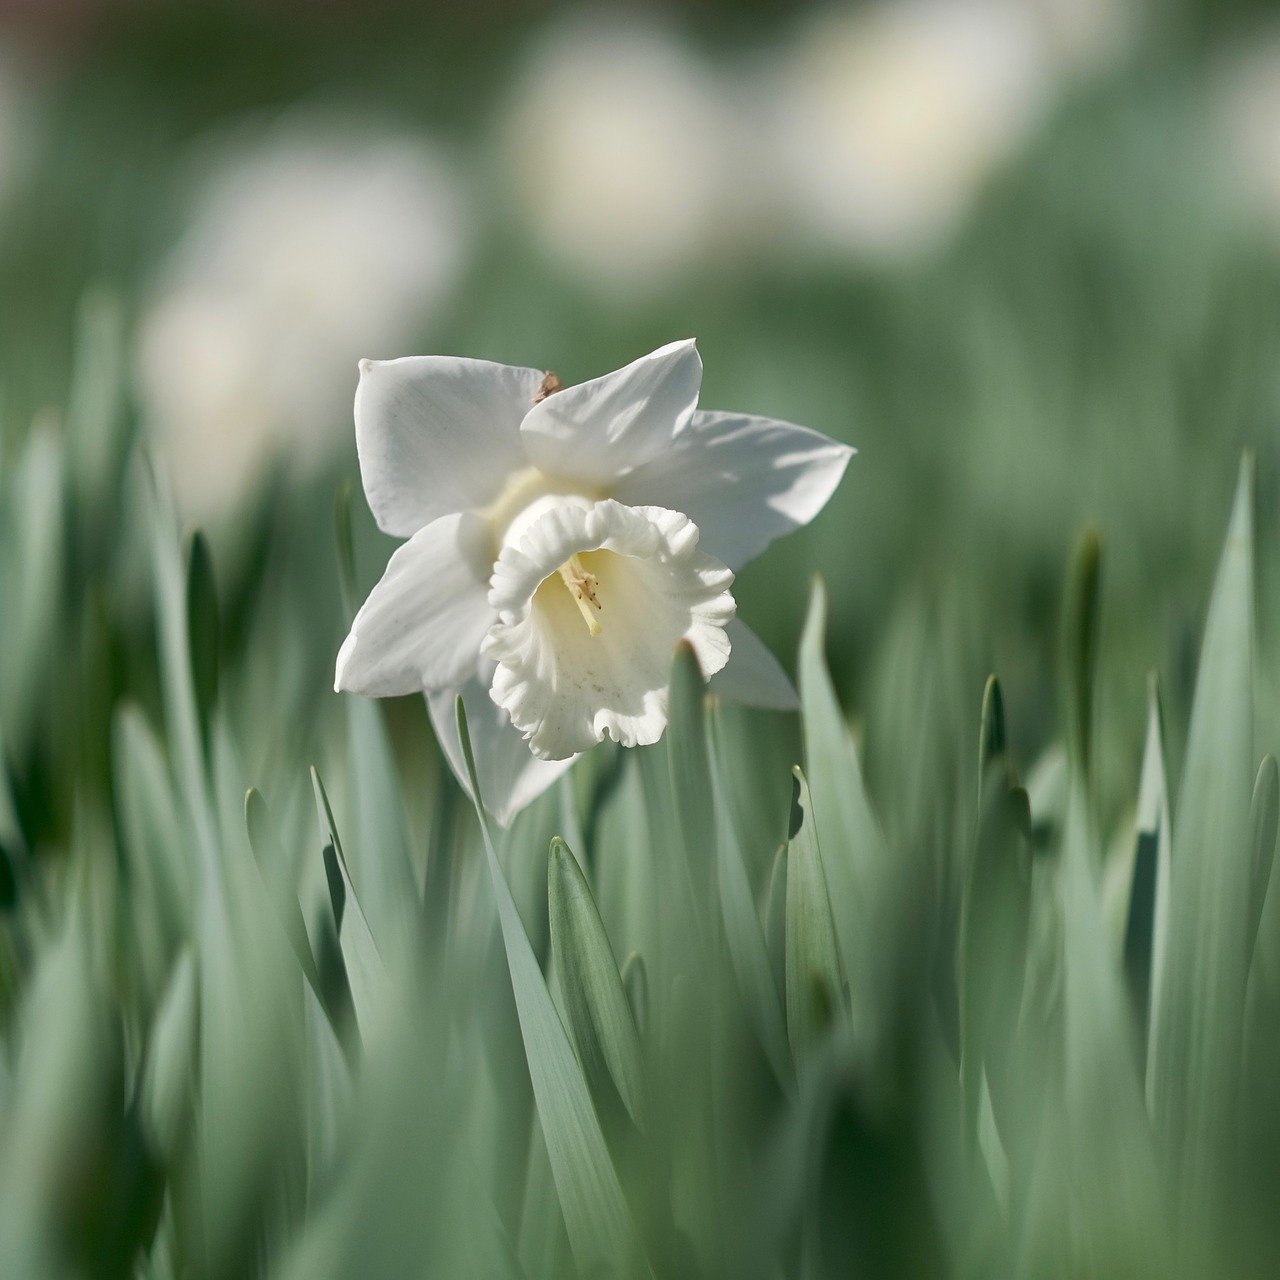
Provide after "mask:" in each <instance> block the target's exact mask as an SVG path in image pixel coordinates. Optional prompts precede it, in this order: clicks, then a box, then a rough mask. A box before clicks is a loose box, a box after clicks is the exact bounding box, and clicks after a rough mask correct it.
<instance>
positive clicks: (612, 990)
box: [0, 304, 1280, 1280]
mask: <svg viewBox="0 0 1280 1280" xmlns="http://www.w3.org/2000/svg"><path fill="white" fill-rule="evenodd" d="M112 315H113V313H112V312H111V310H110V308H109V307H107V306H106V304H94V305H93V306H92V307H91V308H90V309H89V310H88V311H87V312H86V322H85V326H86V327H85V334H86V338H85V344H86V353H87V354H86V356H85V360H84V364H85V368H86V370H87V372H85V373H84V374H83V377H84V378H85V379H86V380H87V381H86V382H85V384H84V387H83V389H82V392H78V394H77V396H76V397H75V398H74V403H75V404H76V405H79V406H80V407H79V408H78V409H76V410H75V411H74V412H73V413H72V414H71V415H70V416H69V421H68V424H67V427H66V428H65V430H62V431H61V432H59V431H58V430H57V429H56V428H55V427H54V426H52V425H50V426H48V427H46V428H44V429H41V430H37V431H35V432H33V433H32V434H31V435H30V436H29V437H28V438H27V441H26V444H25V445H24V446H23V448H22V451H21V453H20V455H19V456H17V457H16V458H14V459H8V458H6V459H5V463H6V465H5V466H4V468H3V470H0V520H2V521H3V528H4V535H3V538H2V539H0V617H2V618H3V630H4V637H5V638H4V645H3V648H2V649H0V747H2V749H3V765H4V768H3V773H2V774H0V995H2V1002H0V1134H2V1135H3V1138H2V1140H0V1274H4V1275H6V1276H27V1275H31V1276H37V1275H40V1276H44V1275H68V1276H70V1275H102V1276H108V1275H136V1276H147V1277H166V1276H179V1275H181V1276H201V1277H205V1276H207V1277H240V1276H249V1275H263V1276H272V1277H303V1276H306V1277H314V1276H326V1275H328V1276H334V1277H339V1276H351V1275H369V1276H399V1275H404V1276H437V1275H448V1276H452V1275H474V1276H476V1277H494V1276H510V1277H528V1278H529V1280H534V1278H535V1277H543V1276H545V1277H562V1276H566V1275H574V1274H578V1275H582V1276H584V1277H585V1276H596V1275H637V1276H642V1275H653V1276H657V1277H667V1276H682V1277H683V1276H699V1275H701V1276H721V1275H725V1276H735V1277H752V1276H760V1277H762V1278H765V1277H767V1278H769V1280H772V1278H774V1277H779V1276H795V1277H806V1278H807V1277H814V1276H845V1275H870V1276H877V1277H880V1276H897V1275H902V1276H930V1277H933V1276H943V1275H954V1276H1000V1275H1010V1276H1024V1275H1025V1276H1033V1275H1034V1276H1040V1275H1062V1276H1077V1275H1091V1276H1092V1275H1116V1276H1144V1275H1150V1276H1153V1277H1155V1276H1160V1277H1165V1276H1169V1275H1178V1274H1186V1275H1205V1274H1213V1275H1244V1276H1248V1275H1254V1274H1257V1275H1265V1274H1268V1261H1267V1260H1268V1259H1269V1258H1271V1257H1273V1256H1274V1253H1275V1250H1276V1247H1277V1244H1280V1241H1278V1240H1277V1237H1276V1227H1275V1225H1274V1219H1273V1217H1272V1215H1271V1214H1270V1203H1271V1200H1272V1199H1273V1197H1274V1194H1275V1192H1276V1190H1277V1188H1280V1105H1277V1101H1276V1099H1277V1096H1278V1095H1277V1092H1276V1088H1275V1083H1274V1082H1275V1080H1276V1079H1277V1078H1278V1077H1277V1068H1278V1067H1280V886H1276V885H1272V884H1271V869H1272V863H1273V861H1274V855H1275V845H1276V832H1277V825H1278V822H1280V770H1278V769H1277V766H1276V763H1275V760H1274V759H1273V758H1272V757H1271V756H1261V755H1260V753H1259V749H1258V740H1259V739H1260V738H1261V737H1263V736H1264V735H1265V726H1266V725H1267V724H1268V723H1269V721H1268V718H1267V715H1266V709H1267V702H1266V698H1265V697H1264V696H1260V694H1259V689H1260V688H1261V689H1263V690H1264V692H1265V687H1266V679H1265V677H1266V673H1267V671H1268V670H1269V664H1268V662H1267V660H1266V659H1267V652H1268V650H1267V646H1266V645H1263V646H1261V647H1260V648H1259V647H1258V646H1257V642H1256V639H1255V634H1254V632H1255V623H1254V603H1253V596H1254V531H1253V475H1252V463H1251V461H1250V460H1249V459H1246V462H1245V464H1244V465H1243V467H1242V469H1241V477H1240V483H1239V489H1238V492H1237V495H1236V499H1235V506H1234V511H1233V513H1232V516H1231V519H1230V523H1229V528H1228V533H1227V539H1226V545H1225V548H1224V550H1223V552H1222V558H1221V562H1220V566H1219V569H1218V574H1217V580H1216V584H1215V586H1214V589H1213V595H1212V599H1211V602H1210V606H1209V611H1208V615H1207V621H1206V624H1205V629H1204V639H1203V644H1202V647H1201V651H1200V658H1199V671H1198V676H1197V678H1196V680H1195V695H1194V702H1193V706H1192V710H1191V714H1190V720H1189V725H1188V726H1187V727H1186V731H1185V738H1186V748H1185V752H1184V759H1183V764H1182V768H1181V775H1182V777H1181V783H1180V785H1179V786H1177V787H1176V788H1174V787H1173V786H1172V785H1171V781H1170V779H1171V773H1170V769H1169V762H1168V760H1167V758H1166V746H1165V732H1164V726H1163V722H1162V713H1161V708H1160V699H1159V696H1158V693H1157V690H1156V687H1155V683H1154V681H1153V683H1152V687H1151V693H1150V699H1149V715H1148V724H1147V736H1146V746H1145V752H1144V756H1143V759H1142V762H1141V769H1140V771H1139V770H1138V769H1137V768H1135V767H1130V766H1132V765H1136V763H1137V762H1136V761H1135V762H1129V763H1128V764H1126V765H1124V767H1123V768H1117V767H1116V765H1115V762H1114V761H1107V760H1104V759H1102V758H1100V757H1099V755H1098V753H1097V751H1096V748H1095V742H1096V738H1097V730H1096V727H1095V722H1096V721H1097V719H1098V714H1097V713H1098V709H1099V708H1098V698H1099V693H1098V690H1099V688H1100V687H1101V685H1100V681H1099V677H1098V672H1099V669H1100V667H1101V666H1103V665H1105V663H1106V661H1107V655H1108V650H1107V644H1106V630H1105V627H1104V626H1103V625H1102V620H1101V617H1100V614H1101V594H1100V581H1101V576H1100V575H1101V568H1102V562H1103V555H1102V549H1101V546H1100V543H1099V541H1098V539H1097V537H1096V536H1095V535H1092V534H1090V535H1088V536H1086V538H1085V539H1084V540H1083V542H1082V544H1081V549H1080V552H1079V554H1078V556H1077V558H1076V560H1075V562H1074V565H1073V569H1072V573H1071V579H1070V589H1069V591H1068V593H1067V603H1066V607H1065V610H1064V617H1063V627H1062V632H1061V643H1060V645H1059V652H1060V665H1061V675H1062V681H1061V683H1062V703H1063V707H1064V714H1063V716H1062V724H1063V726H1064V728H1063V730H1062V732H1061V733H1060V734H1058V735H1056V737H1055V740H1054V741H1053V742H1052V743H1051V745H1050V747H1049V748H1048V750H1047V751H1046V752H1045V753H1044V754H1043V755H1042V756H1041V757H1040V758H1039V759H1038V760H1037V761H1036V762H1035V763H1034V764H1033V766H1032V767H1031V768H1030V769H1029V770H1028V771H1026V772H1025V774H1024V772H1023V771H1022V770H1021V769H1020V768H1019V764H1018V759H1017V751H1016V749H1015V745H1014V743H1013V742H1012V741H1011V733H1010V728H1009V724H1010V723H1011V722H1010V721H1009V720H1008V719H1007V718H1006V708H1005V705H1004V697H1003V693H1002V690H1001V686H1000V684H999V682H998V680H997V679H996V678H995V677H992V678H991V679H990V680H989V681H988V683H987V686H986V689H985V692H983V691H982V690H980V689H972V690H963V691H962V693H961V698H962V699H963V698H964V697H968V696H971V697H972V716H971V719H970V721H969V723H968V724H967V726H966V729H965V732H964V735H963V740H958V741H953V740H952V738H951V737H950V736H949V731H948V727H947V726H948V724H949V721H948V720H947V719H946V717H945V716H943V715H940V714H939V713H938V711H937V708H938V707H940V706H946V705H947V703H948V698H949V697H950V694H949V693H947V694H946V696H943V697H938V696H936V689H935V690H934V691H933V692H930V690H929V689H927V688H924V687H921V686H920V685H919V684H918V683H917V684H913V683H912V682H911V681H909V680H902V681H900V682H899V684H898V685H897V686H895V688H896V689H897V691H896V692H895V693H893V694H892V695H888V694H886V695H885V699H886V703H887V704H888V705H890V706H891V707H893V708H896V713H897V716H896V719H895V720H894V721H893V724H892V730H891V733H892V736H893V737H894V738H895V739H896V740H897V741H898V742H899V743H904V744H906V751H908V752H910V751H914V753H915V756H916V760H915V764H914V766H913V767H912V768H902V769H901V770H899V771H897V772H895V771H893V770H889V769H886V768H885V766H884V765H883V764H882V766H881V769H882V772H883V773H884V779H883V793H881V792H879V791H877V793H876V794H875V795H874V796H873V794H872V793H871V789H870V788H869V787H868V785H867V784H866V783H865V782H864V776H863V770H862V764H861V750H860V747H859V745H858V735H857V734H856V733H855V732H854V731H853V730H852V729H851V726H850V724H849V722H848V720H847V719H846V716H845V713H844V711H843V709H842V708H841V706H840V704H839V702H838V700H837V696H836V692H835V688H834V686H833V683H832V681H831V678H830V675H829V673H828V670H827V665H826V660H825V656H824V644H825V629H826V616H825V615H826V597H825V591H824V589H823V588H822V587H821V585H818V586H816V587H815V588H814V590H813V594H812V599H811V603H810V608H809V614H808V620H807V623H806V625H805V629H804V634H803V639H802V642H801V646H800V654H799V665H798V671H799V686H800V692H801V697H802V703H803V710H802V714H801V715H800V716H799V717H798V718H797V717H794V716H783V715H777V714H764V713H752V712H746V711H743V710H741V709H735V708H732V707H728V706H719V705H717V704H716V703H714V701H709V700H708V698H707V696H706V694H705V690H704V686H703V683H702V680H701V676H700V673H699V672H698V670H697V666H696V660H695V659H694V657H693V655H692V653H690V652H687V651H684V652H680V653H677V655H676V656H675V665H674V669H673V680H672V696H671V719H670V727H669V730H668V733H667V736H666V739H665V741H664V742H663V743H661V744H659V745H658V746H656V747H652V748H644V749H639V750H636V751H633V752H623V751H620V750H612V751H611V750H606V749H601V750H598V751H596V752H594V753H592V755H591V756H589V757H588V758H586V759H584V760H583V761H582V762H581V763H580V765H579V766H577V768H576V769H575V770H574V772H573V774H571V775H570V776H569V778H568V779H567V780H566V781H565V782H564V783H563V784H562V785H561V786H560V787H559V788H558V789H557V790H555V791H553V792H551V793H548V794H547V795H546V796H544V797H542V798H541V799H540V800H539V801H538V802H536V803H535V804H534V805H533V806H531V807H530V808H529V809H528V810H527V811H526V812H524V813H523V814H521V815H520V816H519V818H518V819H517V820H516V821H515V822H514V823H513V824H512V826H511V828H510V829H509V830H505V831H504V830H499V829H496V828H495V827H494V826H493V824H492V823H491V822H490V821H489V820H488V819H487V818H486V817H485V814H484V810H483V808H482V806H481V805H479V804H477V805H475V806H474V807H473V806H471V804H470V803H469V802H468V801H467V800H466V798H465V797H464V795H463V794H462V793H461V792H460V791H459V790H458V788H457V787H456V784H455V783H454V782H453V780H452V778H451V776H450V775H449V774H448V773H447V770H446V769H445V768H444V766H443V765H442V763H441V762H440V760H439V758H438V756H437V755H433V754H432V753H431V751H430V749H429V748H425V749H424V748H423V739H422V728H421V721H422V715H421V711H420V709H419V710H418V713H417V716H416V719H413V720H411V721H410V720H409V718H408V717H407V716H406V713H405V708H404V707H399V708H397V709H396V710H395V712H394V714H393V715H391V716H388V715H386V714H384V711H383V709H382V708H381V707H379V706H377V705H375V704H372V703H367V702H363V701H360V700H358V699H353V698H346V697H344V698H342V699H338V698H337V697H336V696H331V697H330V699H329V702H330V704H331V706H332V707H333V708H335V709H338V710H339V711H340V712H341V718H340V719H337V720H333V721H332V722H329V721H326V720H324V718H323V717H322V716H321V717H319V718H318V721H319V723H320V728H319V729H316V730H315V731H314V732H313V731H311V730H310V729H307V728H305V727H304V725H303V722H302V721H294V720H291V719H290V718H289V715H288V710H287V709H288V708H289V707H290V706H292V705H293V703H292V702H291V701H290V699H291V698H293V697H295V696H296V692H289V691H288V690H287V689H285V690H283V691H277V694H278V696H277V697H276V700H275V701H274V703H273V702H272V701H271V700H270V699H269V698H267V697H264V696H263V693H262V690H263V689H264V688H266V687H269V686H270V684H271V681H270V679H268V678H267V677H266V676H264V675H263V672H262V670H252V671H250V670H247V668H249V667H251V666H253V659H252V656H251V653H250V650H249V648H248V646H247V645H246V646H244V647H243V649H242V650H241V651H237V649H236V648H235V647H233V646H230V645H229V643H228V641H227V637H226V634H225V632H226V629H227V616H225V615H224V611H223V609H222V608H221V602H220V600H219V596H218V591H217V588H216V585H215V581H214V573H213V561H212V557H211V552H210V548H209V545H208V544H207V543H206V542H205V541H204V540H203V538H201V537H200V536H199V535H196V536H195V537H194V538H192V539H191V540H190V541H189V545H188V550H187V552H186V554H185V555H184V554H183V550H182V546H183V543H182V539H181V538H180V536H179V533H178V530H177V527H176V524H175V521H174V517H173V514H172V512H171V511H170V509H169V507H168V504H167V500H166V498H165V495H164V492H163V488H162V486H160V485H159V484H157V483H156V482H155V480H154V479H153V478H152V476H151V475H150V473H149V470H148V468H147V467H146V465H145V463H144V461H143V460H142V459H141V457H140V456H138V455H136V454H135V453H134V452H132V451H131V449H130V448H129V446H128V444H127V441H126V439H125V438H124V435H123V434H122V433H121V432H120V431H119V430H118V429H117V428H116V427H115V426H114V425H113V424H115V423H116V421H117V418H116V414H117V413H118V407H117V408H112V407H111V406H113V405H114V404H115V403H116V402H115V401H114V400H112V398H111V396H110V394H109V391H110V387H111V386H113V385H114V379H115V373H114V371H113V369H112V366H111V353H112V352H113V351H117V350H118V345H117V337H118V334H116V331H115V330H114V329H113V327H112V326H113V324H114V321H113V320H112ZM113 335H114V336H113ZM90 384H92V385H90ZM104 389H105V390H104ZM104 405H105V406H107V407H106V408H103V407H102V406H104ZM87 406H97V407H96V408H95V409H94V410H93V412H97V413H99V414H101V415H104V416H103V418H102V420H101V421H99V422H96V423H95V425H94V429H93V430H92V431H89V430H83V431H82V428H81V427H80V426H79V425H78V423H79V422H80V421H81V417H82V416H83V415H85V414H88V413H90V412H91V410H90V409H89V408H88V407H87ZM103 440H106V441H109V442H111V443H110V445H109V447H98V448H96V450H95V449H93V448H91V447H90V442H91V441H92V442H97V444H98V445H101V442H102V441H103ZM348 521H349V516H348V514H347V504H346V503H345V502H344V503H341V504H340V517H339V524H340V531H341V534H342V536H341V538H340V540H339V541H340V546H341V547H342V548H343V551H342V554H341V555H340V557H339V560H340V562H341V564H340V570H339V576H340V577H341V578H342V579H343V580H344V582H345V585H346V587H347V594H348V596H352V595H353V593H352V592H351V590H350V587H351V579H352V577H353V575H354V572H355V569H354V554H353V552H352V541H351V537H350V529H349V527H348ZM108 587H109V590H108ZM306 622H307V620H306V618H305V617H299V618H298V619H295V625H297V626H305V625H306ZM285 634H286V635H287V632H286V633H285ZM910 639H911V642H912V644H914V645H916V646H920V647H922V651H923V652H925V653H929V652H932V651H933V649H931V647H930V646H934V647H937V648H945V646H946V645H947V644H948V642H949V640H950V639H951V637H949V636H947V635H945V634H944V635H942V636H940V637H934V638H932V639H930V638H929V637H927V636H922V635H921V634H919V633H918V632H917V633H914V634H913V635H912V636H911V637H910ZM279 643H280V652H282V653H285V654H288V653H289V651H290V650H289V646H288V643H287V642H284V641H281V642H279ZM257 663H258V666H259V667H260V668H261V667H264V666H265V665H267V659H266V658H265V657H259V658H258V659H257ZM937 680H938V686H940V687H942V688H943V689H944V692H945V691H946V690H947V688H948V687H949V686H948V681H949V680H950V677H949V676H947V675H946V674H945V673H942V674H939V675H938V676H937ZM980 695H981V696H980ZM311 697H313V698H314V691H313V692H312V694H311ZM459 714H460V716H461V710H460V711H459ZM1259 726H1261V727H1263V732H1259V731H1258V729H1259ZM461 728H462V736H463V740H464V743H465V742H466V726H465V721H464V722H463V723H462V725H461ZM309 757H310V758H311V759H316V760H318V761H319V765H318V767H317V768H310V769H309V768H308V763H309ZM896 758H898V759H899V760H900V761H901V760H902V759H903V758H904V755H903V751H902V750H899V752H898V756H897V757H896ZM248 760H252V761H253V763H252V765H248V764H246V761H248ZM1104 773H1105V774H1106V776H1105V777H1104V776H1103V775H1104ZM1123 787H1128V788H1129V789H1130V793H1131V795H1132V797H1133V799H1132V804H1131V806H1130V809H1129V816H1127V817H1122V818H1121V819H1120V820H1119V822H1115V821H1113V819H1112V817H1111V815H1110V814H1109V813H1108V811H1107V809H1108V807H1107V806H1106V805H1104V804H1102V803H1100V801H1099V796H1100V795H1101V794H1104V793H1105V794H1108V795H1109V794H1112V793H1114V792H1116V791H1117V790H1120V789H1122V788H1123ZM255 788H260V790H259V789H255ZM472 789H473V791H474V781H473V788H472ZM877 801H878V802H879V803H877ZM886 815H889V817H887V818H886ZM1104 824H1109V826H1110V829H1108V828H1106V827H1104Z"/></svg>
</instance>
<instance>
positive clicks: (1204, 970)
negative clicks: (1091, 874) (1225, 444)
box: [1152, 457, 1254, 1220]
mask: <svg viewBox="0 0 1280 1280" xmlns="http://www.w3.org/2000/svg"><path fill="white" fill-rule="evenodd" d="M1252 760H1253V464H1252V459H1251V458H1248V457H1246V459H1245V460H1244V462H1243V464H1242V465H1241V468H1240V482H1239V486H1238V488H1237V491H1236V498H1235V505H1234V508H1233V511H1232V515H1231V524H1230V528H1229V530H1228V533H1227V540H1226V546H1225V547H1224V549H1223V553H1222V560H1221V563H1220V565H1219V568H1218V576H1217V581H1216V583H1215V584H1214V590H1213V598H1212V600H1211V602H1210V605H1209V616H1208V620H1207V622H1206V624H1205V634H1204V644H1203V647H1202V649H1201V653H1200V667H1199V673H1198V676H1197V680H1196V692H1195V701H1194V704H1193V707H1192V712H1191V728H1190V732H1189V734H1188V738H1187V751H1186V759H1185V763H1184V767H1183V783H1182V791H1181V794H1180V795H1179V799H1178V809H1177V815H1176V826H1175V830H1174V836H1175V839H1174V848H1173V873H1172V901H1171V904H1170V921H1169V949H1168V964H1167V971H1166V973H1165V974H1164V976H1163V979H1162V983H1161V991H1160V998H1161V1008H1160V1013H1159V1019H1160V1026H1159V1037H1158V1039H1157V1040H1156V1041H1155V1044H1154V1045H1153V1048H1154V1050H1155V1055H1154V1058H1153V1062H1152V1072H1153V1086H1154V1090H1153V1092H1154V1102H1155V1117H1156V1122H1157V1126H1158V1130H1159V1134H1160V1137H1161V1139H1162V1142H1163V1145H1164V1149H1165V1152H1166V1154H1167V1157H1168V1159H1169V1160H1170V1162H1171V1166H1172V1170H1173V1173H1174V1177H1175V1180H1176V1182H1177V1184H1178V1187H1179V1191H1180V1196H1179V1204H1180V1206H1181V1208H1182V1209H1183V1211H1184V1220H1187V1219H1188V1218H1189V1219H1195V1218H1196V1217H1198V1216H1199V1215H1200V1214H1202V1213H1203V1211H1204V1208H1205V1206H1207V1205H1211V1204H1213V1203H1214V1202H1215V1196H1214V1192H1215V1188H1217V1187H1218V1186H1220V1185H1221V1177H1222V1175H1223V1172H1224V1163H1225V1162H1226V1161H1227V1160H1228V1159H1229V1148H1230V1145H1231V1142H1232V1140H1233V1135H1234V1116H1233V1109H1234V1106H1235V1098H1236V1091H1237V1085H1238V1081H1239V1078H1240V1062H1241V1039H1242V1030H1243V1018H1244V1000H1245V984H1246V980H1247V976H1248V961H1249V957H1248V955H1247V953H1246V951H1245V948H1244V947H1243V946H1241V939H1240V933H1241V929H1242V928H1243V927H1244V925H1245V923H1246V922H1247V921H1248V919H1249V914H1250V898H1251V896H1252V893H1253V883H1254V868H1253V866H1252V865H1251V861H1250V847H1249V802H1250V794H1251V787H1252V782H1253V773H1254V771H1253V764H1252Z"/></svg>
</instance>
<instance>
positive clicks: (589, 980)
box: [547, 837, 646, 1131]
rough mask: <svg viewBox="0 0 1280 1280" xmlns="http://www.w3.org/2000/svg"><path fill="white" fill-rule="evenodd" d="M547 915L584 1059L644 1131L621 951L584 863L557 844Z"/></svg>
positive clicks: (599, 1088) (640, 1068) (596, 1085)
mask: <svg viewBox="0 0 1280 1280" xmlns="http://www.w3.org/2000/svg"><path fill="white" fill-rule="evenodd" d="M547 909H548V914H549V916H550V919H551V947H552V954H553V955H554V956H555V964H556V973H557V975H558V976H559V979H560V990H561V991H562V992H563V994H564V1004H565V1013H566V1015H567V1016H568V1019H569V1029H570V1031H571V1032H572V1033H573V1039H574V1043H575V1044H576V1045H577V1046H578V1057H579V1060H580V1061H581V1062H582V1068H583V1070H584V1071H585V1073H586V1076H587V1081H588V1083H589V1084H590V1085H591V1087H592V1093H593V1094H594V1095H595V1097H596V1098H597V1099H598V1098H600V1097H602V1096H605V1095H606V1093H607V1091H608V1090H609V1089H616V1090H617V1093H618V1097H619V1098H621V1099H622V1103H623V1105H624V1106H625V1107H626V1109H627V1114H628V1115H630V1117H631V1119H632V1121H633V1123H634V1124H635V1125H636V1127H637V1128H638V1129H640V1130H642V1131H643V1129H644V1128H645V1124H646V1120H645V1087H644V1063H643V1055H642V1053H641V1049H640V1036H639V1034H638V1033H637V1031H636V1025H635V1021H634V1020H633V1018H632V1015H631V1006H630V1005H629V1004H628V1003H627V995H626V991H625V990H624V989H623V985H622V977H621V975H620V974H619V972H618V964H617V960H616V959H615V958H614V954H613V948H612V947H610V945H609V938H608V935H607V934H606V933H605V931H604V925H603V924H602V923H601V920H600V912H599V911H598V910H596V903H595V899H594V898H593V897H592V896H591V887H590V885H588V884H587V879H586V877H585V876H584V875H583V874H582V868H581V867H579V866H578V860H577V859H576V858H575V857H574V856H573V853H572V851H571V850H570V849H569V846H568V845H567V844H565V842H564V841H563V840H561V839H559V837H557V838H556V839H554V840H552V842H551V853H550V857H549V860H548V867H547Z"/></svg>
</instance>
